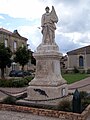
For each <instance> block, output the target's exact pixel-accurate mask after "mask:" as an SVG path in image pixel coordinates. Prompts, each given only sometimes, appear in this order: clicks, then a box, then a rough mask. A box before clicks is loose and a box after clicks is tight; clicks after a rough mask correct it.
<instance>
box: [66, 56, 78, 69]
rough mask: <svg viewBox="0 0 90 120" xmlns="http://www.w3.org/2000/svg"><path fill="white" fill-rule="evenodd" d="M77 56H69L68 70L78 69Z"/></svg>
mask: <svg viewBox="0 0 90 120" xmlns="http://www.w3.org/2000/svg"><path fill="white" fill-rule="evenodd" d="M77 57H78V56H77V55H70V56H68V68H73V67H74V66H76V67H78V61H77Z"/></svg>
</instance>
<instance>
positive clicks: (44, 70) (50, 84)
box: [27, 6, 68, 105]
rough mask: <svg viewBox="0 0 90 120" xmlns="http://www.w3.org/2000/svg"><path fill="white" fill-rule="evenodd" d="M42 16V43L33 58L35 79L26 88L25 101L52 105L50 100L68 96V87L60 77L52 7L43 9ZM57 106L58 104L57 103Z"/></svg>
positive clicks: (55, 17)
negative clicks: (34, 61) (34, 60)
mask: <svg viewBox="0 0 90 120" xmlns="http://www.w3.org/2000/svg"><path fill="white" fill-rule="evenodd" d="M45 10H46V13H45V14H43V15H42V18H41V27H42V31H41V32H42V36H43V37H42V43H41V44H40V45H39V46H38V47H37V50H36V52H35V53H34V57H35V59H36V74H35V78H34V79H33V80H32V81H31V82H30V83H29V87H28V88H27V99H29V100H32V101H33V102H34V100H35V101H37V102H34V103H37V104H40V103H41V104H47V105H48V104H54V102H53V101H50V102H48V100H50V99H52V100H53V99H56V98H60V97H63V96H67V95H68V85H67V82H66V80H64V79H63V78H62V76H61V69H60V57H61V56H62V54H61V53H60V52H59V47H58V45H57V44H56V42H55V30H56V25H55V24H56V23H57V22H58V17H57V14H56V12H55V9H54V6H52V10H51V12H49V10H50V9H49V7H46V8H45ZM57 104H58V103H57Z"/></svg>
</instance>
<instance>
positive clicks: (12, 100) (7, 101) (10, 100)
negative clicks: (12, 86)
mask: <svg viewBox="0 0 90 120" xmlns="http://www.w3.org/2000/svg"><path fill="white" fill-rule="evenodd" d="M15 102H16V98H15V97H11V96H8V97H6V98H4V99H3V101H2V103H5V104H15Z"/></svg>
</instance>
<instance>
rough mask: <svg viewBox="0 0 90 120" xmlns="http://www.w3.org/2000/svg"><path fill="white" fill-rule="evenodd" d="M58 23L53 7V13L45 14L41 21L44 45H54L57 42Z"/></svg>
mask: <svg viewBox="0 0 90 120" xmlns="http://www.w3.org/2000/svg"><path fill="white" fill-rule="evenodd" d="M57 22H58V17H57V14H56V12H55V9H54V7H53V6H52V11H51V12H50V13H47V12H46V13H45V14H43V15H42V19H41V27H42V34H43V39H42V43H43V44H53V43H54V42H55V40H54V39H55V30H56V26H55V23H57Z"/></svg>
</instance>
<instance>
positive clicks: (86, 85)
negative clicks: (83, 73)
mask: <svg viewBox="0 0 90 120" xmlns="http://www.w3.org/2000/svg"><path fill="white" fill-rule="evenodd" d="M68 88H69V91H75V89H76V88H78V90H80V91H87V92H89V93H90V77H88V78H85V79H83V80H81V81H78V82H75V83H72V84H70V85H68Z"/></svg>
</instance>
